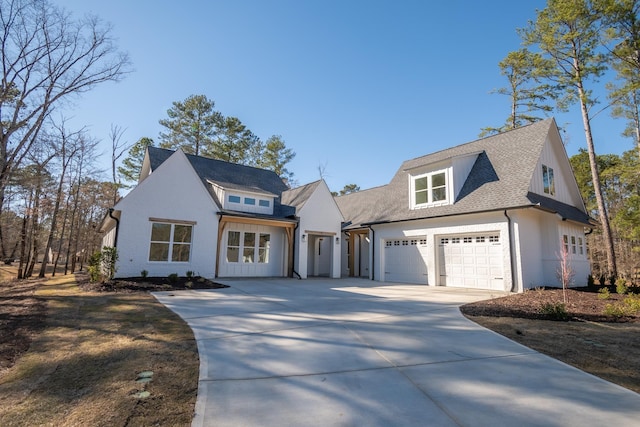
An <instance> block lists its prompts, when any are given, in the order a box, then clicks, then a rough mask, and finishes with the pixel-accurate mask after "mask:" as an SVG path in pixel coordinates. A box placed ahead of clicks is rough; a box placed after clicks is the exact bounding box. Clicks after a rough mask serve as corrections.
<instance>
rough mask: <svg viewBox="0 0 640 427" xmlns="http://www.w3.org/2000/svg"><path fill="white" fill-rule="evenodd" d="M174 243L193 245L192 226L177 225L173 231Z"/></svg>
mask: <svg viewBox="0 0 640 427" xmlns="http://www.w3.org/2000/svg"><path fill="white" fill-rule="evenodd" d="M173 241H174V242H181V243H191V226H190V225H177V224H176V225H175V228H174V230H173Z"/></svg>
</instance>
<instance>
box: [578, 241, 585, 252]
mask: <svg viewBox="0 0 640 427" xmlns="http://www.w3.org/2000/svg"><path fill="white" fill-rule="evenodd" d="M578 250H579V251H580V255H584V246H582V237H578Z"/></svg>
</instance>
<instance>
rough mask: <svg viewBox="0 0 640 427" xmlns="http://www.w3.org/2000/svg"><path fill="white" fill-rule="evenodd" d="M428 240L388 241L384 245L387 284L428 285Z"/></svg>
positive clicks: (409, 238) (414, 238) (399, 239)
mask: <svg viewBox="0 0 640 427" xmlns="http://www.w3.org/2000/svg"><path fill="white" fill-rule="evenodd" d="M426 258H427V238H426V237H402V238H398V239H388V240H386V241H385V245H384V280H385V281H386V282H401V283H416V284H425V285H426V284H427V262H426Z"/></svg>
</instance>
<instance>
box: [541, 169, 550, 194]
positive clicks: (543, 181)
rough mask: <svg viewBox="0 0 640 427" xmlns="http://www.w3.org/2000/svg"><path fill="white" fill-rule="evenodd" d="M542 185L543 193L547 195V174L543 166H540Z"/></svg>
mask: <svg viewBox="0 0 640 427" xmlns="http://www.w3.org/2000/svg"><path fill="white" fill-rule="evenodd" d="M542 185H543V186H544V192H545V193H547V194H549V173H548V171H547V167H546V166H545V165H542Z"/></svg>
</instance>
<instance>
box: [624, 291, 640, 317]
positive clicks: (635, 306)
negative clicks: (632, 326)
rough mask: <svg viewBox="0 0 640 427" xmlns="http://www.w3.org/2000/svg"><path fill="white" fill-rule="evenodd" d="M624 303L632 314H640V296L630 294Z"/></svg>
mask: <svg viewBox="0 0 640 427" xmlns="http://www.w3.org/2000/svg"><path fill="white" fill-rule="evenodd" d="M623 303H624V305H625V306H627V308H628V309H629V312H630V314H637V313H640V295H636V294H629V295H627V296H626V297H625V299H624V301H623Z"/></svg>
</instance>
